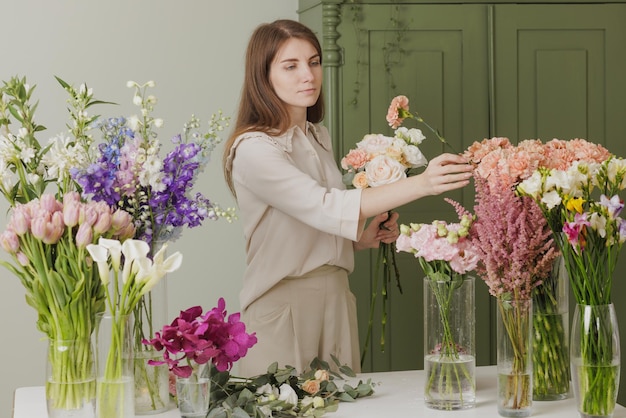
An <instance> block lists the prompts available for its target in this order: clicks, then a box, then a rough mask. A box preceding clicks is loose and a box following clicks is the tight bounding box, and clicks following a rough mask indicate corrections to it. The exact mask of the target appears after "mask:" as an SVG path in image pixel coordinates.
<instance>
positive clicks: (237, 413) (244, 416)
mask: <svg viewBox="0 0 626 418" xmlns="http://www.w3.org/2000/svg"><path fill="white" fill-rule="evenodd" d="M232 417H233V418H249V417H250V415H248V413H247V412H246V411H245V410H243V409H241V408H239V407H237V408H235V409H233V414H232Z"/></svg>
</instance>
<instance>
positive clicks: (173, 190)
mask: <svg viewBox="0 0 626 418" xmlns="http://www.w3.org/2000/svg"><path fill="white" fill-rule="evenodd" d="M62 84H63V86H64V87H65V88H66V89H71V88H72V87H71V86H69V85H68V84H67V83H62ZM127 86H128V87H129V88H131V89H133V90H134V95H133V103H134V104H135V105H137V106H138V107H139V108H140V111H139V115H140V116H136V115H132V116H130V117H128V118H125V117H113V118H107V119H98V120H96V121H94V123H93V126H94V127H95V128H97V129H99V131H100V133H101V136H102V141H101V142H100V143H98V144H97V146H92V147H91V148H90V156H91V158H90V161H92V162H91V163H90V164H83V165H82V166H81V167H75V168H73V169H72V171H71V174H72V178H73V179H74V180H75V181H76V182H77V183H78V184H80V186H81V187H82V192H83V196H84V197H85V198H86V199H90V200H94V201H99V202H106V203H108V204H109V205H112V206H115V207H119V208H122V209H124V210H126V211H128V212H129V213H131V214H132V215H133V221H134V224H135V227H136V229H137V235H136V237H137V238H138V239H141V240H143V241H145V242H146V243H148V244H149V245H150V251H149V256H150V257H153V256H154V255H155V253H156V251H157V250H158V249H159V248H161V246H162V245H163V243H165V242H168V241H169V242H172V241H175V240H176V239H177V238H179V236H180V234H181V232H182V229H183V228H184V227H189V228H194V227H197V226H200V225H202V222H203V221H204V220H206V219H210V220H217V219H220V218H223V219H226V220H227V221H228V222H231V221H232V219H234V218H235V214H234V210H233V209H231V208H228V209H222V208H221V207H220V206H219V205H218V204H216V203H214V202H211V201H210V200H209V199H208V198H206V197H205V196H204V195H202V194H201V193H192V191H193V188H194V186H195V182H196V180H197V178H198V175H199V174H200V173H202V172H203V170H204V169H205V167H206V165H207V164H208V162H209V159H210V156H211V153H212V151H213V150H214V148H215V147H216V146H217V144H219V143H220V141H221V139H220V137H219V133H220V132H222V131H223V129H224V127H226V126H228V118H226V117H224V116H223V115H222V114H221V112H220V113H219V114H217V115H216V114H214V115H212V117H211V119H210V120H209V122H208V126H207V128H206V130H201V122H200V120H199V119H198V118H196V117H195V116H192V117H191V119H190V120H189V121H188V122H187V123H186V124H185V125H184V127H183V131H182V133H181V134H178V135H175V136H174V137H173V138H172V141H171V142H172V145H173V148H172V149H171V150H170V151H169V152H168V153H167V154H165V156H164V157H163V156H162V155H161V150H162V146H163V145H162V144H161V142H160V141H159V139H158V133H157V130H158V129H159V128H161V127H162V126H163V124H164V122H163V120H162V119H160V118H156V117H154V116H153V111H154V108H155V105H156V103H157V99H156V97H154V96H153V95H150V94H149V88H152V87H154V86H155V83H154V82H153V81H149V82H147V83H145V84H142V85H139V84H137V83H135V82H132V81H130V82H128V84H127ZM166 291H167V287H166V282H165V280H163V281H161V282H160V283H159V284H158V285H157V286H156V287H154V288H153V290H152V291H151V292H148V293H146V294H145V295H143V296H142V297H141V298H140V299H139V301H138V303H137V304H136V306H135V309H134V312H133V314H134V327H133V333H134V344H135V368H136V370H135V385H136V388H135V389H136V412H137V413H154V412H159V411H164V410H166V409H167V407H168V404H169V395H168V390H167V388H168V372H167V369H166V368H165V367H160V368H159V367H149V366H148V365H147V361H148V360H149V359H154V358H158V357H159V353H157V352H155V351H154V350H153V349H151V347H147V346H145V345H143V344H142V340H143V339H145V338H148V339H150V338H153V337H154V332H155V330H156V326H157V324H162V323H164V322H165V321H166V319H167V310H166V304H167V294H166Z"/></svg>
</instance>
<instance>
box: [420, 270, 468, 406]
mask: <svg viewBox="0 0 626 418" xmlns="http://www.w3.org/2000/svg"><path fill="white" fill-rule="evenodd" d="M474 282H475V279H474V277H472V276H466V275H461V274H455V275H453V277H452V278H451V279H450V280H445V281H443V280H436V279H431V278H429V277H426V278H424V320H425V323H424V370H425V374H426V380H425V382H424V401H425V403H426V406H427V407H429V408H432V409H439V410H457V409H467V408H472V407H474V406H475V402H476V376H475V367H476V356H475V354H476V353H475V314H474V311H475V299H474Z"/></svg>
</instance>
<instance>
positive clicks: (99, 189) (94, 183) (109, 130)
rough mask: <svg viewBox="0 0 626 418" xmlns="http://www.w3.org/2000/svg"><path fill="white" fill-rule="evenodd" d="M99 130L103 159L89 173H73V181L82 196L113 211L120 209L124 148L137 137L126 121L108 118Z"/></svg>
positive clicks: (99, 149)
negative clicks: (122, 152)
mask: <svg viewBox="0 0 626 418" xmlns="http://www.w3.org/2000/svg"><path fill="white" fill-rule="evenodd" d="M95 127H96V128H100V130H101V131H102V134H103V136H104V142H103V143H101V144H99V146H98V151H99V153H100V158H98V160H97V161H96V162H95V163H93V164H91V165H90V166H89V167H87V169H84V170H80V169H72V170H71V171H70V174H71V176H72V178H73V179H74V180H75V181H76V182H77V183H78V184H79V185H80V186H81V187H82V188H83V191H82V194H83V195H89V196H91V198H92V199H93V200H95V201H96V202H99V201H104V202H106V203H107V204H108V205H110V206H113V207H121V208H122V209H125V208H124V207H123V206H121V205H120V201H121V199H122V196H121V195H120V190H121V188H120V186H121V185H120V182H119V175H118V174H119V171H120V158H121V148H122V147H123V146H124V144H125V143H126V142H127V141H128V140H129V139H132V138H134V133H133V131H132V130H131V129H129V128H128V127H127V126H126V119H124V118H123V117H119V118H109V119H105V120H104V121H102V122H100V123H98V124H96V125H95Z"/></svg>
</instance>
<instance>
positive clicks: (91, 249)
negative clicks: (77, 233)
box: [86, 244, 111, 286]
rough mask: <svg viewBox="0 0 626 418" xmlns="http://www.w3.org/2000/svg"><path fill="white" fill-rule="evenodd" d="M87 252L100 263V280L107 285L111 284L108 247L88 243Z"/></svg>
mask: <svg viewBox="0 0 626 418" xmlns="http://www.w3.org/2000/svg"><path fill="white" fill-rule="evenodd" d="M86 248H87V252H88V253H89V255H90V256H91V258H92V259H93V261H95V262H96V264H97V265H98V273H99V275H100V280H101V281H102V284H104V285H105V286H106V285H108V284H109V281H110V280H111V277H110V273H109V251H108V250H107V248H106V247H104V246H102V245H98V244H88V245H87V247H86Z"/></svg>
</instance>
